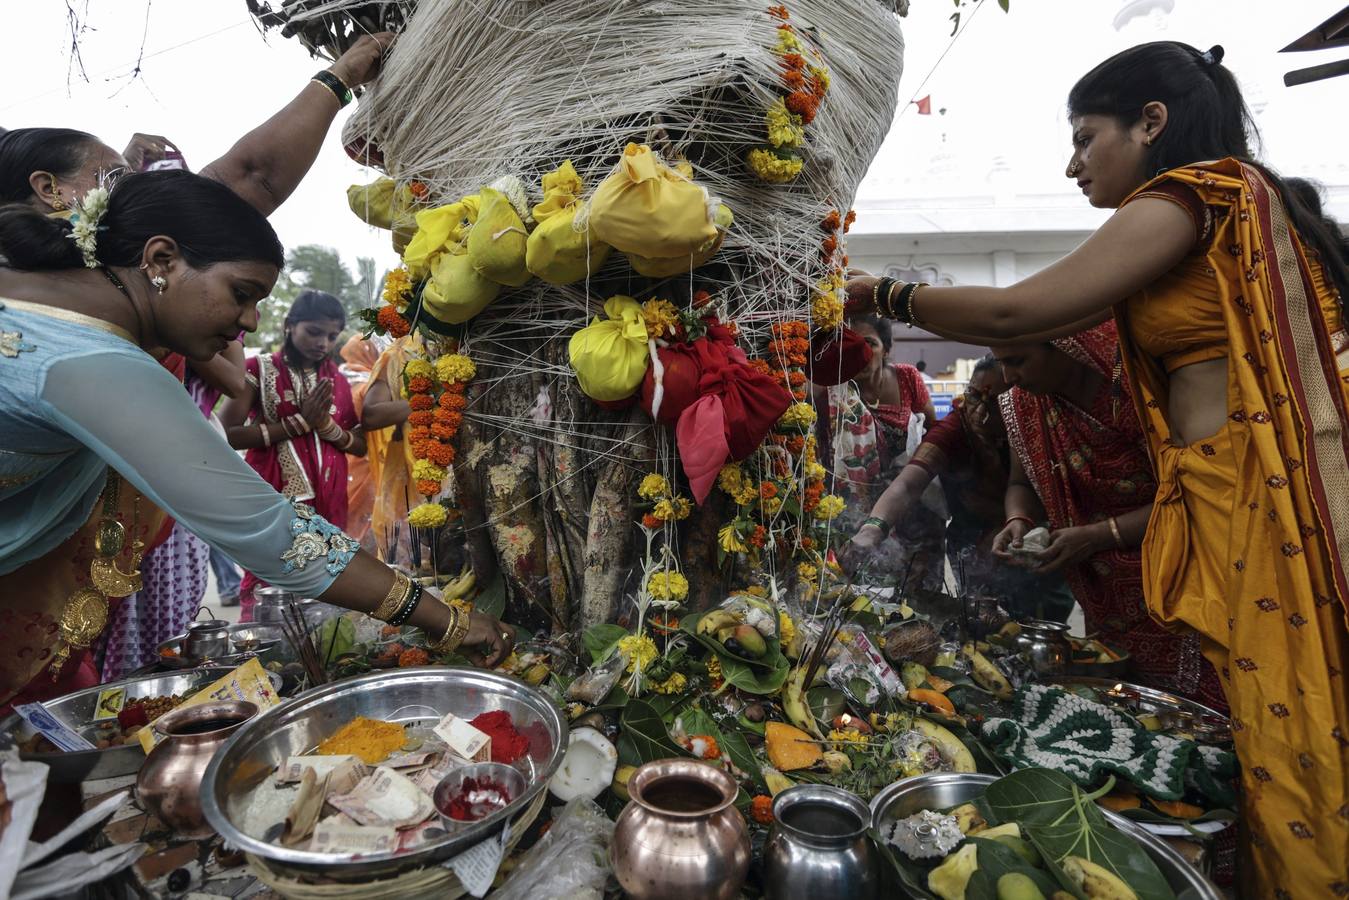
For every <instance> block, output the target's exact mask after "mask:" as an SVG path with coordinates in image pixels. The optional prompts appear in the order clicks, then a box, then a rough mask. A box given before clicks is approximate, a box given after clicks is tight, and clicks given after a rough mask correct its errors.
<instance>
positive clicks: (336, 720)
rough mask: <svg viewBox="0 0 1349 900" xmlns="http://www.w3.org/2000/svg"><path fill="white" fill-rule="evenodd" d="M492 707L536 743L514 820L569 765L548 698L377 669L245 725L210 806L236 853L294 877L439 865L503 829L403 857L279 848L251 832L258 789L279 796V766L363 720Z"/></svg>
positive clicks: (207, 796)
mask: <svg viewBox="0 0 1349 900" xmlns="http://www.w3.org/2000/svg"><path fill="white" fill-rule="evenodd" d="M493 710H504V711H506V712H508V713H510V716H511V719H512V720H513V721H514V723H515V727H516V728H517V729H518V730H519V731H520V732H521V733H522V734H524V735H525V736H526V737H527V738H529V751H528V753H527V754H526V755H525V756H524V757H523V758H521V759H520V760H519V761H517V762H516V763H515V764H514V765H515V766H516V767H517V768H519V769H520V771H521V774H523V775H524V776H525V782H526V785H527V786H526V788H525V791H524V793H523V794H522V795H521V796H519V797H517V798H516V799H515V800H514V801H513V802H512V803H511V806H510V807H508V808H507V809H508V810H510V813H509V814H510V815H511V816H514V815H515V813H516V812H518V811H521V810H523V809H525V808H526V807H527V806H528V805H529V804H530V802H531V801H533V799H534V798H535V797H537V796H538V794H539V792H540V791H542V790H546V789H547V785H548V779H549V778H551V777H552V775H553V773H554V772H555V771H557V767H558V765H560V764H561V762H562V756H563V753H564V752H565V751H566V747H567V725H566V721H565V720H564V719H563V717H562V714H561V712H560V711H559V710H558V709H557V707H556V706H554V705H553V704H552V702H551V701H549V700H548V698H547V697H545V696H544V695H543V694H541V693H539V692H538V691H536V690H534V689H533V688H531V687H529V686H528V685H526V684H525V683H524V682H522V681H518V680H517V679H514V678H510V677H508V676H505V675H499V674H497V673H495V672H488V671H484V670H481V669H468V668H451V667H445V666H426V667H421V668H410V669H398V670H390V671H379V672H372V673H370V674H369V675H363V676H361V677H359V678H350V679H347V680H344V681H339V682H336V683H334V684H328V685H323V686H321V687H318V688H315V689H313V690H311V691H308V692H306V693H304V694H301V695H299V696H298V697H295V698H293V699H292V700H290V701H289V702H288V703H286V704H284V705H282V706H279V707H276V708H274V709H271V710H268V711H267V712H266V713H264V714H263V715H261V716H258V717H257V718H255V719H253V720H252V721H250V722H249V723H248V724H246V725H244V726H243V727H242V728H240V729H239V730H238V731H237V732H236V733H235V734H234V736H233V737H231V738H230V740H229V742H228V743H227V744H225V746H224V747H222V748H221V749H220V751H219V752H218V753H216V755H215V758H214V759H213V760H211V764H210V766H208V767H207V769H206V775H205V777H204V778H203V780H202V787H201V805H202V809H203V811H204V812H205V814H206V818H207V820H208V821H209V822H210V823H211V825H212V826H213V827H214V828H215V829H216V831H217V832H219V833H220V834H221V836H223V837H224V838H225V840H226V841H227V842H228V843H229V844H230V845H231V846H234V847H237V848H239V849H240V850H243V851H244V852H246V853H251V854H253V855H254V856H257V857H260V858H262V859H263V860H265V861H266V862H267V864H268V866H269V867H270V868H272V869H273V870H275V871H278V872H282V873H286V874H290V875H293V876H305V875H316V874H319V873H322V875H323V876H324V877H326V878H331V879H337V880H344V881H359V880H363V879H368V878H371V877H375V876H379V875H383V874H388V873H392V872H396V871H399V870H402V869H406V868H411V867H416V866H426V865H434V864H436V863H438V862H441V861H443V860H445V859H448V858H449V857H452V856H456V855H458V854H459V853H461V852H463V851H464V850H466V849H468V848H469V847H471V846H473V845H474V844H476V843H478V842H479V841H481V840H483V839H484V838H485V837H487V836H488V835H489V834H497V833H499V832H500V829H501V825H500V823H499V822H485V823H474V824H472V825H470V826H468V827H466V828H463V829H459V830H455V831H454V832H453V833H450V834H447V835H446V836H444V837H442V838H439V839H437V840H434V841H432V842H430V843H428V844H425V845H423V846H421V847H418V848H417V849H415V850H412V851H409V852H404V853H401V854H398V853H381V854H369V855H365V856H357V857H353V856H352V855H350V854H339V853H314V852H311V851H308V850H300V849H293V848H288V847H282V846H280V845H278V844H272V843H270V842H268V841H266V840H263V835H262V833H249V831H248V830H247V829H248V828H249V827H250V824H253V823H250V821H249V811H250V808H251V807H252V806H253V804H255V803H256V802H257V801H258V799H259V798H258V797H257V796H256V795H257V794H258V792H259V791H273V790H275V788H274V786H273V784H272V773H273V771H274V770H275V769H276V767H277V766H278V765H280V764H281V763H282V762H283V761H284V760H285V759H287V758H288V757H290V756H299V755H302V754H305V753H309V752H312V751H313V749H314V748H315V747H316V746H317V745H318V744H319V742H321V741H322V740H323V739H324V738H327V737H328V736H329V735H331V734H333V733H334V732H336V731H337V730H338V729H339V728H341V727H342V726H343V725H345V724H346V723H347V722H349V721H351V720H352V719H353V718H355V717H356V716H365V717H367V718H371V719H380V720H383V721H386V722H399V723H402V724H404V725H407V726H413V727H429V726H430V725H434V724H435V723H436V722H437V721H439V719H440V718H441V717H442V716H443V715H444V714H445V713H450V712H452V713H454V714H455V715H457V716H461V717H465V718H472V717H474V716H477V715H478V714H480V713H484V712H490V711H493ZM282 813H283V814H284V810H282ZM278 821H279V819H278ZM253 831H255V832H256V831H258V829H257V828H256V827H254V828H253Z"/></svg>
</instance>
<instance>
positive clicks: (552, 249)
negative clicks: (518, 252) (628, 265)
mask: <svg viewBox="0 0 1349 900" xmlns="http://www.w3.org/2000/svg"><path fill="white" fill-rule="evenodd" d="M582 189H583V186H582V184H581V177H580V176H579V175H577V174H576V169H575V168H573V167H572V164H571V160H567V161H566V162H564V163H563V164H562V165H560V166H558V167H557V169H556V170H555V171H553V172H549V173H548V174H546V175H544V176H543V202H542V203H540V204H539V205H537V206H535V207H534V220H535V221H536V222H538V223H539V224H538V225H537V226H536V227H535V228H534V230H533V231H532V232H530V234H529V240H528V241H527V242H526V245H525V266H526V267H527V268H528V269H529V271H530V272H532V273H533V274H535V275H537V276H538V277H539V278H541V279H543V280H544V281H546V282H548V283H549V284H571V283H572V282H573V281H580V280H581V279H582V278H585V277H586V276H588V275H593V274H595V272H597V271H599V269H600V267H601V266H603V265H604V262H605V260H607V259H608V258H609V251H610V250H612V249H613V248H612V247H610V246H609V245H608V244H606V243H604V242H603V241H601V240H599V239H598V238H596V237H595V235H594V233H593V231H592V229H591V228H590V224H589V221H586V222H585V224H584V225H583V226H582V227H581V228H579V229H578V228H577V225H576V219H577V216H578V215H579V214H580V213H581V211H582V210H584V209H585V205H584V204H583V203H582V202H581V192H582Z"/></svg>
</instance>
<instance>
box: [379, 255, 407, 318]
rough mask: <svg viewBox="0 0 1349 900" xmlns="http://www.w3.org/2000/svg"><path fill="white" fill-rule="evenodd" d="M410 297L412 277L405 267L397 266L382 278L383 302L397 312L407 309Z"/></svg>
mask: <svg viewBox="0 0 1349 900" xmlns="http://www.w3.org/2000/svg"><path fill="white" fill-rule="evenodd" d="M411 296H412V277H411V276H410V275H409V274H408V270H407V268H406V267H405V266H399V267H398V268H396V269H394V270H393V271H391V272H390V273H389V274H388V275H386V276H385V278H384V293H383V297H384V302H385V303H387V304H389V305H390V306H392V307H395V308H396V309H397V310H398V311H399V312H402V311H403V310H405V309H407V305H408V300H409V299H411Z"/></svg>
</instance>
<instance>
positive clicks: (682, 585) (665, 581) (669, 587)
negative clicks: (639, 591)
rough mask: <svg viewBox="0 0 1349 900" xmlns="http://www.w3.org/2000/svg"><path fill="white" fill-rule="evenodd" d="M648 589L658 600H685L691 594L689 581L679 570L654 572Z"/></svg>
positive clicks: (648, 582)
mask: <svg viewBox="0 0 1349 900" xmlns="http://www.w3.org/2000/svg"><path fill="white" fill-rule="evenodd" d="M646 589H647V591H648V592H649V593H650V594H651V596H652V597H653V598H654V599H656V600H683V599H684V598H685V597H687V596H688V595H689V582H688V579H687V578H685V577H684V576H683V575H681V574H680V573H678V572H653V573H652V575H651V578H650V579H648V580H647V582H646Z"/></svg>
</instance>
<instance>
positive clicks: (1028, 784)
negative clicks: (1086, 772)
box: [984, 768, 1077, 828]
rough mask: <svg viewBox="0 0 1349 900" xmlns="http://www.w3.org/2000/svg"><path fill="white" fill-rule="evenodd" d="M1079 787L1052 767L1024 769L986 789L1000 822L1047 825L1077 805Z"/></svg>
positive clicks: (986, 795) (1058, 819)
mask: <svg viewBox="0 0 1349 900" xmlns="http://www.w3.org/2000/svg"><path fill="white" fill-rule="evenodd" d="M1076 787H1077V785H1075V784H1074V783H1073V782H1072V781H1071V780H1070V779H1069V778H1068V776H1066V775H1062V774H1060V773H1058V772H1055V771H1053V770H1051V769H1034V768H1033V769H1022V770H1021V771H1019V772H1013V773H1012V774H1011V775H1007V776H1004V777H1002V778H999V779H998V780H997V781H995V782H993V783H992V784H990V785H989V786H988V788H987V789H986V790H985V791H984V800H985V801H986V802H987V803H988V808H989V810H990V811H991V812H992V813H993V815H994V816H996V817H997V820H998V821H999V822H1016V823H1018V824H1020V825H1021V826H1022V827H1023V828H1024V827H1025V826H1027V825H1048V824H1050V823H1052V822H1056V821H1060V820H1062V819H1063V818H1064V816H1065V815H1066V814H1067V813H1069V812H1071V811H1072V809H1073V808H1074V807H1075V806H1076V805H1077V801H1076V798H1075V795H1074V789H1075V788H1076Z"/></svg>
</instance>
